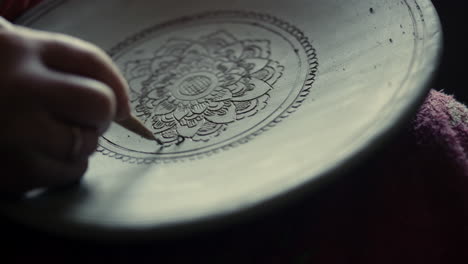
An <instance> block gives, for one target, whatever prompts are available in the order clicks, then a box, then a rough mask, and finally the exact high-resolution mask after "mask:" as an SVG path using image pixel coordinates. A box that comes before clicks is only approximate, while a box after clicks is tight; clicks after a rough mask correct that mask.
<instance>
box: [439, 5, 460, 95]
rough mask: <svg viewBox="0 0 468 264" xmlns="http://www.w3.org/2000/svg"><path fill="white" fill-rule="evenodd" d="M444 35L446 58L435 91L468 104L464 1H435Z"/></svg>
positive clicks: (443, 60) (444, 57) (443, 59)
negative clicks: (451, 95)
mask: <svg viewBox="0 0 468 264" xmlns="http://www.w3.org/2000/svg"><path fill="white" fill-rule="evenodd" d="M432 3H433V4H434V5H435V7H436V9H437V12H438V13H439V17H440V20H441V22H442V27H443V31H444V44H445V47H444V56H443V58H442V64H441V67H440V72H439V77H438V79H437V81H436V83H435V85H434V88H436V89H438V90H441V89H443V90H444V91H445V92H446V93H449V94H455V96H456V98H457V99H459V101H462V102H464V103H465V104H466V103H468V85H467V81H468V79H467V78H466V77H468V72H467V63H466V54H467V49H468V46H467V41H466V39H467V32H468V30H467V25H468V22H467V21H466V20H467V17H468V5H467V1H464V0H433V1H432Z"/></svg>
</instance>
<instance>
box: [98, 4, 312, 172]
mask: <svg viewBox="0 0 468 264" xmlns="http://www.w3.org/2000/svg"><path fill="white" fill-rule="evenodd" d="M217 17H223V18H224V17H241V18H247V19H252V18H253V19H257V20H260V21H262V22H265V23H269V24H272V25H274V26H277V27H279V28H281V29H282V30H285V31H286V32H288V33H289V34H291V35H292V36H293V37H295V38H296V40H297V41H298V42H299V43H300V44H301V46H302V48H303V49H304V51H305V53H306V56H307V63H308V64H309V71H308V73H307V76H306V79H305V82H304V85H303V87H302V89H301V91H300V92H299V94H298V96H297V97H296V99H295V100H294V102H293V103H292V104H291V105H290V106H289V107H288V108H287V109H285V110H284V111H283V112H282V113H281V114H280V115H279V116H278V117H276V118H275V119H274V120H273V121H270V122H269V123H268V124H266V125H265V126H264V127H262V128H260V129H258V130H257V131H255V132H254V133H252V134H250V135H247V136H245V137H243V138H241V139H238V140H236V141H234V142H232V143H229V144H227V145H224V146H221V147H218V148H216V149H213V150H207V151H206V152H202V153H196V154H192V155H191V154H188V155H185V156H180V157H167V158H165V157H154V158H146V157H145V158H142V157H132V156H129V155H125V154H120V153H116V152H114V151H112V150H110V149H108V148H106V147H105V146H102V145H101V144H99V145H98V148H97V151H98V152H100V153H101V154H103V155H105V156H108V157H112V158H115V159H118V160H121V161H123V162H128V163H132V164H154V163H156V164H161V163H173V162H184V161H187V160H189V161H193V160H199V159H202V158H205V157H209V156H211V155H214V154H217V153H219V152H220V151H226V150H229V149H230V148H234V147H237V146H239V145H241V144H245V143H247V142H249V141H251V140H252V139H254V138H255V137H257V136H258V135H260V134H262V133H263V132H265V131H268V130H269V129H270V128H272V127H274V126H276V124H278V123H280V122H281V121H282V120H283V119H285V118H287V117H288V116H289V115H291V114H292V113H294V112H295V111H296V110H297V109H298V108H299V107H300V106H301V105H302V103H303V102H304V101H305V99H306V97H307V95H308V94H309V93H310V89H311V88H312V84H313V83H314V81H315V78H316V74H317V70H318V66H319V64H318V59H317V55H316V50H315V48H314V47H313V46H312V44H311V43H310V42H309V39H308V38H307V37H306V36H305V35H304V33H303V32H302V31H300V30H299V29H298V28H296V27H295V26H293V25H291V24H289V23H287V22H284V21H282V20H280V19H278V18H276V17H274V16H272V15H268V14H263V13H257V12H253V11H240V10H234V11H231V10H230V11H225V10H218V11H211V12H205V13H201V14H197V15H191V16H184V17H181V18H178V19H175V20H171V21H168V22H166V23H162V24H158V25H156V26H153V27H151V28H148V29H145V30H143V31H141V32H140V33H138V34H135V35H133V36H132V37H130V38H127V39H125V40H124V41H122V42H120V43H118V44H117V45H116V46H114V47H113V48H111V49H110V50H109V51H108V54H109V55H110V56H111V57H113V56H115V55H116V54H118V53H120V52H121V51H122V50H123V49H125V48H127V47H129V46H131V45H132V44H133V43H135V42H137V41H140V40H142V39H145V38H146V37H148V36H149V35H151V34H153V33H154V32H156V31H158V30H160V29H162V28H167V27H169V26H172V25H177V24H180V23H184V22H189V21H194V20H198V19H207V18H208V19H209V18H217Z"/></svg>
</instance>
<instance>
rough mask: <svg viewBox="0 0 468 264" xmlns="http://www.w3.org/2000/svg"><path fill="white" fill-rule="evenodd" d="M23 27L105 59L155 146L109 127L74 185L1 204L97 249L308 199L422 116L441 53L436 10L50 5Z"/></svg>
mask: <svg viewBox="0 0 468 264" xmlns="http://www.w3.org/2000/svg"><path fill="white" fill-rule="evenodd" d="M17 22H18V23H19V24H23V25H26V26H29V27H32V28H36V29H41V30H48V31H54V32H62V33H66V34H70V35H73V36H77V37H79V38H82V39H85V40H87V41H90V42H92V43H94V44H96V45H98V46H99V47H101V48H103V49H104V50H106V51H107V52H108V53H109V54H110V56H111V57H112V58H113V59H114V61H115V62H116V64H117V65H118V66H119V68H120V69H121V70H122V72H123V74H124V76H125V78H126V79H127V80H128V82H129V84H130V87H131V99H132V101H131V104H132V108H133V111H134V113H135V115H137V116H138V117H139V118H140V119H141V120H142V121H143V122H144V123H145V124H146V126H147V127H149V128H150V129H151V130H152V131H153V133H154V135H155V136H156V137H157V138H158V139H159V140H160V141H161V144H158V143H156V142H154V141H148V140H145V139H142V138H141V137H138V136H135V135H134V134H131V133H130V132H127V131H126V130H124V129H122V128H120V127H119V126H111V127H110V129H109V130H108V131H107V132H106V134H104V136H103V137H102V138H101V140H100V143H99V148H98V151H97V153H96V154H95V155H93V156H92V158H91V161H90V167H89V170H88V172H87V173H86V175H85V178H84V180H83V182H82V184H81V185H80V186H78V187H76V188H72V189H70V190H65V191H61V192H54V193H42V194H40V195H32V196H31V197H30V198H28V199H26V200H24V201H21V202H18V203H14V204H5V203H4V204H3V205H2V208H3V211H4V212H6V213H7V214H8V215H10V216H12V217H14V218H16V219H18V220H20V221H23V222H26V223H28V224H32V225H35V226H38V227H40V228H44V229H48V230H54V231H57V232H62V233H66V234H71V235H79V236H88V237H103V238H109V237H120V238H129V237H144V236H150V237H151V236H152V237H157V234H158V232H164V231H167V230H175V229H178V228H184V227H185V228H189V229H190V228H191V227H192V226H195V225H197V224H202V225H203V223H205V224H206V223H209V222H210V221H212V220H223V219H224V220H226V219H231V218H232V217H235V216H237V215H241V214H243V213H252V212H255V211H256V209H258V208H264V207H271V206H274V205H275V204H277V203H278V202H280V201H282V200H284V199H287V198H288V197H291V196H293V195H294V194H297V193H299V192H301V191H305V190H308V191H313V188H310V187H316V186H318V185H321V183H322V182H323V180H326V179H330V178H331V177H332V176H334V175H339V174H342V173H344V172H346V170H347V168H348V167H349V165H350V164H353V163H356V162H359V161H360V160H361V159H362V157H363V156H364V155H363V154H365V153H368V152H369V151H370V150H371V149H372V148H373V147H375V146H378V145H379V144H380V143H381V142H382V139H383V138H384V137H386V136H387V135H388V134H389V133H390V132H391V131H393V130H395V129H397V128H398V126H399V124H400V123H402V121H403V120H406V119H408V118H409V117H410V115H411V114H414V111H415V110H416V108H417V106H418V105H419V103H420V102H421V100H422V99H423V97H424V95H425V94H426V92H427V91H428V88H429V84H430V80H431V78H432V77H433V75H434V72H435V70H436V67H437V63H438V59H439V56H440V51H441V28H440V24H439V20H438V18H437V15H436V12H435V10H434V7H433V6H432V4H431V2H430V1H429V0H406V1H385V0H368V1H362V0H360V1H357V0H309V1H305V0H289V1H280V0H269V1H262V0H229V1H221V0H199V1H196V2H195V1H182V0H171V1H143V0H134V1H123V0H119V1H117V0H113V1H110V0H103V1H90V0H83V1H46V2H45V3H43V4H42V5H40V6H38V7H37V8H35V9H34V10H32V11H31V12H30V13H29V14H27V15H26V16H24V17H23V18H21V19H20V20H19V21H17Z"/></svg>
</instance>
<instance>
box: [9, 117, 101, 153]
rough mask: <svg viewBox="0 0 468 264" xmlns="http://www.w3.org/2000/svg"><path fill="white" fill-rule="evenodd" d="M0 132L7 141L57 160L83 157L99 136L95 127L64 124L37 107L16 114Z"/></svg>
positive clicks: (93, 146) (93, 149)
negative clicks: (35, 109) (30, 111)
mask: <svg viewBox="0 0 468 264" xmlns="http://www.w3.org/2000/svg"><path fill="white" fill-rule="evenodd" d="M76 131H77V132H76ZM1 134H2V137H3V138H4V139H6V140H7V142H9V144H10V145H15V146H17V148H21V149H29V150H32V151H34V152H36V153H40V154H43V155H45V156H48V157H50V158H53V159H56V160H59V161H71V160H74V159H83V158H87V157H88V156H89V155H91V154H92V153H93V152H94V151H95V149H96V147H97V144H98V138H99V133H98V131H97V130H96V129H91V128H87V127H78V126H73V125H70V124H66V123H63V122H62V121H60V120H57V119H54V118H53V117H52V116H50V115H48V114H46V113H42V112H41V111H37V112H35V113H32V114H31V113H29V114H28V115H27V116H26V115H23V116H18V117H17V118H16V119H15V123H10V125H9V126H7V127H5V128H4V129H3V132H2V133H1ZM75 152H76V153H75Z"/></svg>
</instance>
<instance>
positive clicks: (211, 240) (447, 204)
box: [0, 135, 468, 264]
mask: <svg viewBox="0 0 468 264" xmlns="http://www.w3.org/2000/svg"><path fill="white" fill-rule="evenodd" d="M405 140H406V139H405V136H404V135H403V136H400V137H399V139H398V143H399V144H408V145H411V143H410V142H405ZM416 152H417V151H416ZM377 154H378V155H376V156H375V157H378V158H373V159H371V160H369V161H368V162H367V163H366V164H372V165H371V166H366V167H360V168H357V169H356V170H355V172H354V173H353V174H351V175H349V176H347V177H345V178H343V179H342V180H341V181H339V182H335V183H334V184H332V185H329V186H327V187H326V188H324V189H322V190H321V191H320V192H318V193H315V194H314V195H310V196H309V197H306V198H305V199H303V200H301V201H299V202H297V203H295V204H294V205H292V206H289V207H285V208H283V209H282V210H278V211H275V212H271V213H269V214H264V215H263V216H262V217H261V218H257V219H250V220H246V221H241V222H239V223H237V224H233V225H228V226H225V227H223V228H219V229H213V230H211V231H205V232H200V233H197V234H186V235H183V236H181V237H179V238H177V239H171V240H160V241H152V242H149V241H148V242H142V243H139V244H123V245H110V244H93V243H91V242H84V241H72V240H69V239H66V238H60V237H55V236H51V235H47V234H43V233H39V232H37V231H33V230H30V229H27V228H23V227H21V226H18V225H16V224H13V223H11V222H6V221H4V220H2V222H1V231H0V232H1V233H2V239H3V241H5V242H7V244H6V247H4V248H3V250H2V251H3V253H2V258H3V259H5V257H6V258H8V259H11V260H14V261H12V262H5V263H29V262H33V261H47V262H48V263H69V261H71V260H75V261H77V262H81V263H82V262H88V263H96V262H97V261H104V262H105V263H130V262H134V261H140V260H145V261H147V262H144V261H143V263H201V262H200V261H202V262H204V263H426V264H427V263H460V262H456V260H460V259H466V258H465V257H466V256H464V254H465V252H466V250H465V249H466V246H467V244H466V241H467V240H466V239H467V238H468V234H467V231H466V223H467V220H468V218H467V217H466V215H467V214H466V213H467V212H466V203H464V201H465V202H466V200H467V198H468V197H466V194H465V197H463V190H466V187H468V185H467V184H465V185H463V184H460V183H466V182H467V181H466V178H465V179H462V178H460V175H458V176H457V175H456V173H454V171H453V170H450V169H448V170H445V169H443V167H441V166H440V165H441V164H440V162H439V161H440V160H441V159H440V157H434V156H433V157H432V158H431V157H428V158H427V159H426V161H427V164H428V166H426V167H420V168H414V169H413V172H414V174H413V175H412V176H411V175H410V176H408V175H404V174H403V173H402V169H404V167H403V168H399V167H394V166H389V165H391V164H395V162H396V160H397V159H399V157H402V156H404V155H407V154H415V153H408V152H407V149H405V148H404V147H395V148H392V149H391V150H384V151H383V152H380V153H377ZM385 155H387V157H393V158H389V159H386V160H385V161H384V160H382V158H381V157H382V156H385ZM438 163H439V164H438ZM437 168H438V169H437ZM417 175H419V176H417ZM423 175H424V176H423ZM139 263H142V262H139Z"/></svg>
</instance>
